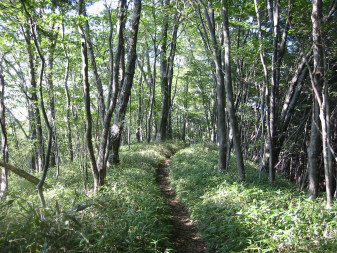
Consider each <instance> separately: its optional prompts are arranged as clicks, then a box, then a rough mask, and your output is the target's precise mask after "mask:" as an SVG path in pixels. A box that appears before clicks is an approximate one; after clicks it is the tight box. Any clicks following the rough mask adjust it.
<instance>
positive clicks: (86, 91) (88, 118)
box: [78, 0, 100, 191]
mask: <svg viewBox="0 0 337 253" xmlns="http://www.w3.org/2000/svg"><path fill="white" fill-rule="evenodd" d="M83 10H84V1H83V0H80V1H79V11H78V12H79V15H81V14H82V13H83ZM78 30H79V32H80V35H81V56H82V79H83V94H84V104H85V113H86V141H87V148H88V152H89V158H90V163H91V172H92V174H93V178H94V191H97V189H98V187H99V185H100V180H99V173H98V170H97V164H96V158H95V153H94V147H93V143H92V116H91V111H90V85H89V80H88V53H87V44H86V40H85V34H84V32H83V29H82V27H81V26H80V25H79V29H78Z"/></svg>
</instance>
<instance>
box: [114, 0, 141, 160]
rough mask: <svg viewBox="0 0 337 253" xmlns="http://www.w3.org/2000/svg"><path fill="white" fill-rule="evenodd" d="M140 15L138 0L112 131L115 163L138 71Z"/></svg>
mask: <svg viewBox="0 0 337 253" xmlns="http://www.w3.org/2000/svg"><path fill="white" fill-rule="evenodd" d="M140 15H141V0H136V1H135V2H134V13H133V17H132V22H131V29H130V30H131V34H130V39H129V43H128V45H129V52H128V63H127V66H126V73H125V79H124V83H123V85H122V87H121V91H120V93H119V96H118V105H117V111H116V114H115V117H114V124H113V126H112V131H111V138H112V145H113V152H114V154H113V162H114V163H118V162H119V148H120V144H121V134H122V130H123V127H124V120H125V114H126V109H127V105H128V101H129V98H130V94H131V88H132V84H133V77H134V74H135V69H136V59H137V38H138V28H139V20H140Z"/></svg>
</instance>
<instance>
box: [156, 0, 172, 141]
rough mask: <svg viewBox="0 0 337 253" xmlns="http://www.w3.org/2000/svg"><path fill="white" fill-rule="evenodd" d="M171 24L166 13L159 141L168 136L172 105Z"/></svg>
mask: <svg viewBox="0 0 337 253" xmlns="http://www.w3.org/2000/svg"><path fill="white" fill-rule="evenodd" d="M169 5H170V0H165V4H163V6H162V7H163V8H165V11H166V8H168V7H169ZM168 26H169V16H168V15H164V18H163V25H162V30H161V43H162V44H161V49H160V82H161V112H160V119H159V129H158V136H157V137H156V139H157V140H158V141H163V140H165V139H166V138H167V126H168V113H169V107H170V101H169V100H170V93H169V91H170V88H169V82H168V59H167V31H168Z"/></svg>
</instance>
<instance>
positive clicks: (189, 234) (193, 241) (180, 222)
mask: <svg viewBox="0 0 337 253" xmlns="http://www.w3.org/2000/svg"><path fill="white" fill-rule="evenodd" d="M169 161H170V160H169V159H165V160H164V161H163V162H162V164H161V165H160V166H159V167H158V169H157V182H158V185H159V187H160V189H161V190H162V192H163V194H164V195H165V197H166V199H167V204H168V205H169V206H170V208H171V213H170V215H171V217H172V218H171V222H172V226H173V236H172V238H171V242H172V245H173V249H174V252H179V253H201V252H206V247H205V245H204V243H203V241H202V240H201V239H200V238H199V237H198V236H197V231H196V228H195V225H194V224H193V222H192V221H191V220H190V216H189V214H188V211H187V210H186V208H185V207H184V205H183V204H182V203H181V202H180V200H179V199H178V198H176V194H175V192H174V190H173V189H172V188H171V187H170V179H169V175H168V173H169V170H168V168H167V166H168V163H169Z"/></svg>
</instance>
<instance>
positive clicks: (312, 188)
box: [308, 98, 320, 199]
mask: <svg viewBox="0 0 337 253" xmlns="http://www.w3.org/2000/svg"><path fill="white" fill-rule="evenodd" d="M311 115H312V116H311V132H310V143H309V147H308V179H309V194H310V196H311V198H312V199H316V198H317V196H318V182H319V178H318V170H319V164H318V155H319V152H320V149H319V130H318V129H317V126H318V120H319V107H318V104H317V101H316V99H315V98H314V101H313V104H312V113H311Z"/></svg>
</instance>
